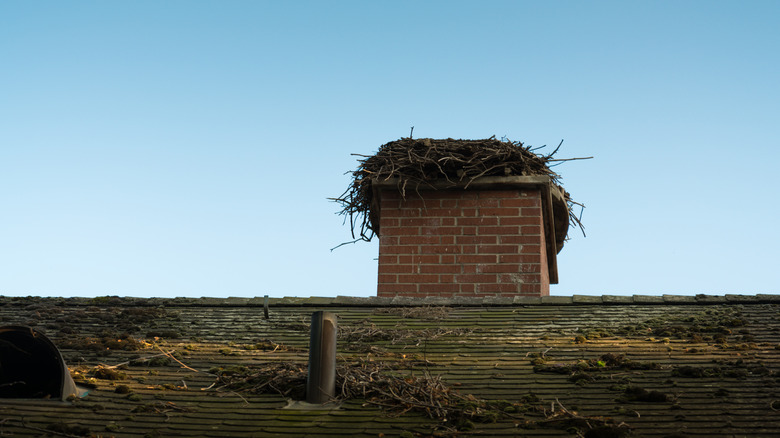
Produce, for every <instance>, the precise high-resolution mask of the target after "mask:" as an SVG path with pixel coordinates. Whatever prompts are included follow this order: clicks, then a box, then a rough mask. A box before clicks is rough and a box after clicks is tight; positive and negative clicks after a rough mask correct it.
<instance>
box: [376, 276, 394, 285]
mask: <svg viewBox="0 0 780 438" xmlns="http://www.w3.org/2000/svg"><path fill="white" fill-rule="evenodd" d="M378 281H379V282H380V283H385V284H388V283H398V275H396V274H379V277H378Z"/></svg>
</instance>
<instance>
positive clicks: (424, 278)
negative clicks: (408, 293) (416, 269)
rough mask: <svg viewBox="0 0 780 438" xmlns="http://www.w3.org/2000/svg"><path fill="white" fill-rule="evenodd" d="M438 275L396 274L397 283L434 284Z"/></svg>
mask: <svg viewBox="0 0 780 438" xmlns="http://www.w3.org/2000/svg"><path fill="white" fill-rule="evenodd" d="M437 281H439V276H438V275H433V274H408V275H407V274H398V283H418V284H423V283H436V282H437Z"/></svg>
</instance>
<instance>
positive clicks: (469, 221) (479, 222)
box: [458, 217, 498, 227]
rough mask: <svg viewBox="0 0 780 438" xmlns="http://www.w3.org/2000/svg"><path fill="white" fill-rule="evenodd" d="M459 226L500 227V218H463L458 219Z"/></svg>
mask: <svg viewBox="0 0 780 438" xmlns="http://www.w3.org/2000/svg"><path fill="white" fill-rule="evenodd" d="M458 225H459V226H469V225H472V226H480V227H481V226H492V225H498V218H497V217H475V218H469V217H461V218H458Z"/></svg>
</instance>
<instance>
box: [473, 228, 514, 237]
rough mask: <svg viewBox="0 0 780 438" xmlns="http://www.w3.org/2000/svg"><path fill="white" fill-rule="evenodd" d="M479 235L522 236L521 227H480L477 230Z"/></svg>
mask: <svg viewBox="0 0 780 438" xmlns="http://www.w3.org/2000/svg"><path fill="white" fill-rule="evenodd" d="M477 233H479V235H504V236H505V235H511V234H520V227H518V226H503V227H501V226H498V227H479V229H478V230H477Z"/></svg>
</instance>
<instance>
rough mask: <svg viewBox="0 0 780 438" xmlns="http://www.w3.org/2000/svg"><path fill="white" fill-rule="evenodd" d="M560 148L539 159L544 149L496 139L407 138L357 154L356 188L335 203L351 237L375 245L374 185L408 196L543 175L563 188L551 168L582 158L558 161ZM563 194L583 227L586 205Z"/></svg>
mask: <svg viewBox="0 0 780 438" xmlns="http://www.w3.org/2000/svg"><path fill="white" fill-rule="evenodd" d="M542 147H544V146H542ZM558 148H560V144H559V145H558V147H557V148H555V150H554V151H553V152H552V153H550V154H548V155H539V154H536V153H535V152H534V151H536V150H539V149H541V147H540V148H532V147H531V146H525V145H523V143H521V142H512V141H503V140H497V139H496V138H495V136H494V137H491V138H488V139H484V140H455V139H452V138H448V139H441V140H436V139H430V138H422V139H412V138H402V139H400V140H396V141H391V142H390V143H387V144H384V145H382V146H380V147H379V150H378V151H377V153H376V154H374V155H372V156H366V155H357V154H353V155H357V156H359V157H363V158H362V159H360V160H358V161H359V163H360V165H359V166H358V168H357V170H355V171H354V172H352V183H351V184H350V186H349V187H348V188H347V190H346V191H345V192H344V193H343V194H342V195H341V196H340V197H338V198H332V200H334V201H336V202H337V203H339V204H341V206H342V210H341V212H340V214H342V215H344V216H345V221H346V218H349V222H350V226H351V231H352V238H353V239H356V241H357V240H365V241H370V240H371V239H372V238H373V236H374V234H376V233H377V232H378V230H379V222H378V212H377V211H372V208H373V207H374V206H373V204H372V203H373V200H374V199H373V198H374V193H373V187H372V184H373V181H374V180H379V181H387V180H389V179H393V178H397V179H398V181H399V190H400V191H401V193H402V194H403V195H404V196H405V195H406V189H407V187H408V188H411V189H416V188H417V187H419V186H426V185H427V186H432V185H433V184H434V183H442V182H443V183H445V184H447V185H449V184H451V185H452V187H455V186H458V185H464V186H465V187H468V185H469V184H471V183H472V182H473V181H474V180H476V179H477V178H481V177H487V176H538V175H543V176H549V177H550V178H551V180H552V182H553V183H554V184H556V185H558V181H559V179H560V176H559V175H558V174H557V173H555V172H554V171H552V170H551V169H550V167H552V166H553V164H552V163H553V162H561V161H569V160H576V159H578V158H570V159H555V158H553V156H554V155H555V153H556V152H557V151H558ZM588 158H589V157H588ZM559 187H560V186H559ZM562 191H563V190H562ZM564 193H565V198H566V201H567V209H568V213H569V222H570V223H571V224H572V225H577V226H579V227H580V228H582V224H581V223H580V221H579V218H578V217H577V216H576V215H575V214H574V213H573V212H572V208H573V207H574V205H580V206H581V204H578V203H575V202H573V201H572V200H571V198H570V196H569V194H568V193H566V192H565V191H564Z"/></svg>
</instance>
